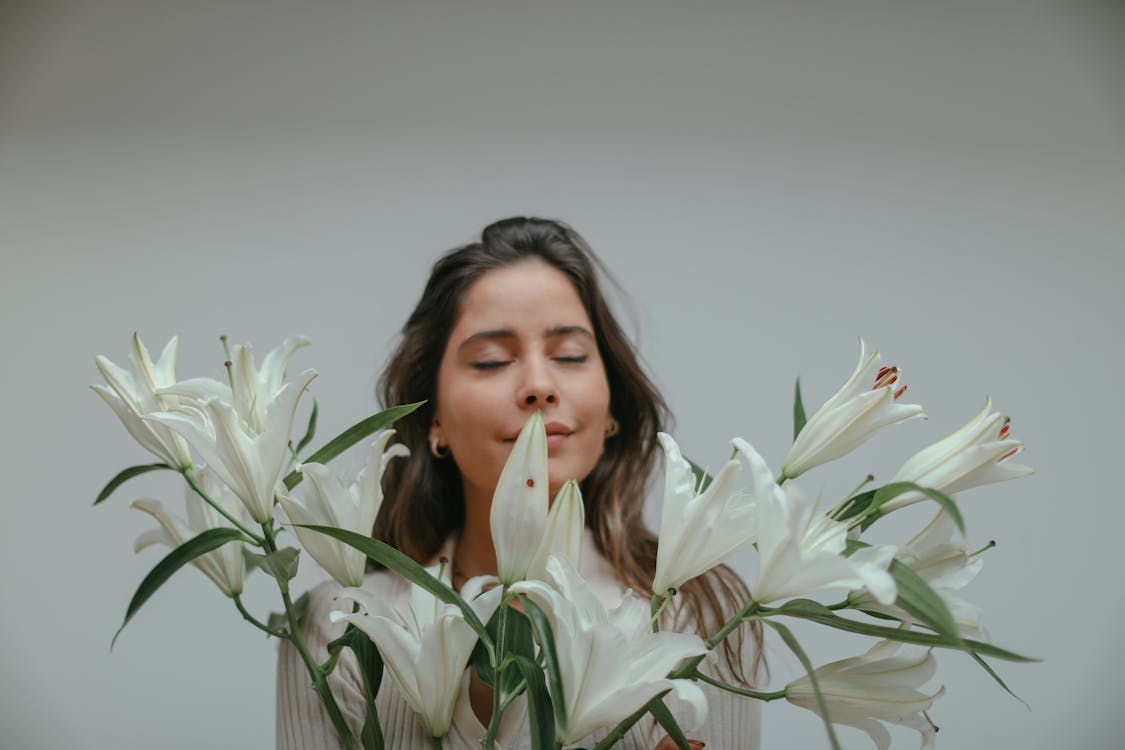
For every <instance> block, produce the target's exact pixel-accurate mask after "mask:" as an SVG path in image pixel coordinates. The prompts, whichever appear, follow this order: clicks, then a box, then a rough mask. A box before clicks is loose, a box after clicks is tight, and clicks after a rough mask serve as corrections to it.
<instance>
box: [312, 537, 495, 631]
mask: <svg viewBox="0 0 1125 750" xmlns="http://www.w3.org/2000/svg"><path fill="white" fill-rule="evenodd" d="M301 528H303V529H312V530H313V531H318V532H320V533H321V534H327V535H328V536H330V537H332V538H333V539H339V540H340V541H341V542H343V543H344V544H346V545H348V546H349V547H354V548H355V549H357V550H359V551H360V552H362V553H363V554H365V555H367V556H368V557H370V558H371V559H372V560H374V561H375V562H377V563H379V564H380V565H382V566H384V567H387V568H390V569H391V570H393V571H394V572H396V573H398V574H399V575H400V576H402V577H403V578H405V579H406V580H408V581H410V582H411V583H416V584H418V585H419V586H421V587H422V588H424V589H425V590H426V591H429V592H430V593H431V594H433V595H434V596H436V597H437V598H438V599H440V600H441V601H443V602H446V603H447V604H452V605H454V606H455V607H457V608H458V609H460V610H461V612H462V614H464V615H465V622H467V623H468V624H469V627H471V628H472V629H473V631H474V632H476V634H477V636H478V637H479V638H481V639H482V640H484V641H486V642H487V643H488V644H489V645H490V646H492V645H494V641H493V640H492V636H490V635H489V634H488V630H487V629H486V628H485V627H484V623H482V622H481V621H480V618H479V617H477V613H476V612H474V611H473V608H472V607H470V606H469V605H468V603H466V602H465V600H464V599H462V598H461V597H460V596H458V595H457V592H455V591H454V590H453V589H451V588H449V586H447V585H445V584H444V583H442V582H441V581H439V580H438V579H436V578H434V577H433V576H432V575H430V573H429V571H427V570H426V569H425V568H423V567H422V566H421V565H419V564H418V563H416V562H414V561H413V560H411V559H410V558H409V557H407V556H406V555H404V554H402V553H401V552H399V551H398V550H397V549H395V548H394V547H392V546H391V545H389V544H387V543H386V542H380V541H379V540H378V539H372V538H371V537H369V536H365V535H363V534H357V533H355V532H354V531H348V530H347V529H338V528H336V527H334V526H314V525H303V524H301Z"/></svg>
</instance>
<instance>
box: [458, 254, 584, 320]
mask: <svg viewBox="0 0 1125 750" xmlns="http://www.w3.org/2000/svg"><path fill="white" fill-rule="evenodd" d="M524 324H526V325H535V326H539V325H542V326H543V327H552V326H558V325H582V326H584V327H586V328H588V329H591V330H592V324H591V322H590V317H589V315H587V314H586V308H585V307H583V305H582V300H581V299H580V298H579V296H578V291H577V290H576V289H575V288H574V284H573V283H572V282H571V280H570V277H568V276H567V275H566V274H564V273H563V272H562V271H560V270H558V269H557V268H554V267H553V266H550V265H548V264H547V263H545V262H543V261H541V260H537V259H531V260H525V261H521V262H519V263H516V264H514V265H511V266H505V267H503V268H495V269H493V270H491V271H487V272H486V273H484V275H482V276H481V277H480V278H479V279H477V280H476V281H475V282H473V284H472V285H471V286H470V287H469V289H468V291H466V292H465V296H464V298H463V299H462V300H461V308H460V310H459V312H458V316H457V322H456V324H455V325H454V335H455V336H456V335H457V334H472V333H473V331H474V330H477V329H481V328H495V327H500V326H503V327H509V328H510V327H513V326H520V325H524Z"/></svg>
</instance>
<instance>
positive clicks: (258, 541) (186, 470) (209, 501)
mask: <svg viewBox="0 0 1125 750" xmlns="http://www.w3.org/2000/svg"><path fill="white" fill-rule="evenodd" d="M180 473H181V474H182V475H183V477H184V479H185V480H187V483H188V486H189V487H191V488H192V489H193V490H194V491H195V494H197V495H199V496H200V497H201V498H203V501H204V502H205V503H207V504H208V505H210V506H211V507H212V508H214V509H215V510H217V511H219V514H220V515H221V516H222V517H223V518H225V519H227V520H228V521H230V522H231V523H233V524H234V527H235V528H236V529H238V530H239V531H241V532H242V533H243V534H245V535H246V536H248V537H250V538H251V539H253V540H254V544H256V545H258V546H259V547H264V546H265V540H264V539H263V538H262V537H260V536H258V535H257V534H255V533H254V532H252V531H250V529H248V528H246V527H245V526H243V525H242V524H241V523H240V522H239V520H238V519H237V518H235V517H234V516H232V515H231V514H230V513H227V512H226V511H225V510H223V509H222V508H220V507H219V504H218V503H216V502H215V501H214V500H212V499H211V498H210V497H208V496H207V493H206V492H204V491H203V488H202V487H200V486H199V484H198V483H197V482H196V481H195V477H193V476H192V475H191V467H186V468H184V469H181V470H180Z"/></svg>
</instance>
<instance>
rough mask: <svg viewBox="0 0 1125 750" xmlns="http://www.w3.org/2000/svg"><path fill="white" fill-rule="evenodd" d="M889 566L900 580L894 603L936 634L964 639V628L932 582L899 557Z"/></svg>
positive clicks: (958, 641) (891, 571)
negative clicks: (960, 627) (961, 628)
mask: <svg viewBox="0 0 1125 750" xmlns="http://www.w3.org/2000/svg"><path fill="white" fill-rule="evenodd" d="M887 570H888V572H889V573H890V574H891V575H892V576H894V579H895V583H896V584H898V598H896V599H895V604H897V605H898V606H899V607H901V608H902V609H904V610H906V612H907V614H909V615H910V616H911V617H914V618H916V619H918V620H920V621H922V622H923V623H925V624H926V625H927V626H928V627H930V628H932V629H933V630H934V632H936V633H937V634H939V635H942V636H945V638H947V639H948V640H949V641H950V642H951V643H960V642H961V631H960V629H958V627H957V623H956V622H955V621H954V619H953V613H952V612H950V611H949V607H948V606H946V604H945V600H944V599H942V598H941V597H940V596H938V594H937V592H936V591H934V590H933V589H932V588H930V584H928V583H926V582H925V581H924V580H922V577H921V576H919V575H918V574H917V573H915V572H914V571H913V570H911V568H910V566H908V565H906V564H905V563H903V562H900V561H899V560H892V561H891V565H890V567H889V568H887Z"/></svg>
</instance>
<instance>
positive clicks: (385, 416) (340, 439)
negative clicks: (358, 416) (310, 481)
mask: <svg viewBox="0 0 1125 750" xmlns="http://www.w3.org/2000/svg"><path fill="white" fill-rule="evenodd" d="M424 403H426V402H425V401H419V402H417V403H414V404H403V405H402V406H392V407H391V408H389V409H384V410H383V411H381V412H379V413H378V414H372V415H371V416H370V417H368V418H367V419H363V420H361V421H359V422H356V423H355V424H353V425H352V426H351V427H349V428H348V429H346V430H344V431H343V432H341V433H340V434H339V435H337V436H336V437H334V438H332V439H331V440H329V441H328V444H327V445H325V446H323V447H322V448H321V449H320V450H318V451H317V452H316V453H314V454H312V455H311V456H309V457H308V458H306V459H305V461H304V462H305V463H317V464H326V463H328V462H329V461H331V460H332V459H334V458H335V457H336V456H338V455H340V454H341V453H343V452H344V451H346V450H347V449H348V448H351V447H352V446H353V445H355V444H356V443H358V442H359V441H360V440H363V439H364V438H365V437H367V436H369V435H374V434H375V433H376V432H378V431H379V430H381V429H383V428H384V427H386V426H387V425H389V424H391V423H392V422H395V421H397V420H399V419H402V418H403V417H405V416H406V415H407V414H409V413H410V412H412V411H414V410H415V409H417V408H418V407H419V406H421V405H422V404H424ZM304 476H305V475H304V474H302V473H301V472H299V471H291V472H289V473H288V474H287V475H286V476H285V479H283V480H282V481H283V482H284V483H285V488H286V489H289V490H291V489H293V488H294V487H296V486H297V485H298V484H300V483H301V480H302V479H304Z"/></svg>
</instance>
